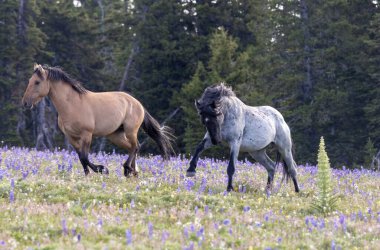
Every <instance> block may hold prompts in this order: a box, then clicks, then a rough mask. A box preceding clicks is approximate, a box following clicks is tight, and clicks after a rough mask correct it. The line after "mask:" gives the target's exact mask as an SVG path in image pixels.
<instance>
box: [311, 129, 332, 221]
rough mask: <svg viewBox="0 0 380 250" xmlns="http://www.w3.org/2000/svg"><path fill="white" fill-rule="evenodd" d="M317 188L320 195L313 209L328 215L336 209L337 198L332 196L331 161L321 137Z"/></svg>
mask: <svg viewBox="0 0 380 250" xmlns="http://www.w3.org/2000/svg"><path fill="white" fill-rule="evenodd" d="M317 187H318V195H317V197H316V199H315V201H314V203H313V207H314V208H315V209H316V210H317V211H318V212H320V213H322V214H325V215H326V214H328V213H329V212H331V211H333V210H334V209H335V207H336V206H335V205H336V201H337V197H336V196H334V195H333V194H332V184H331V169H330V161H329V157H328V156H327V153H326V148H325V140H324V139H323V136H322V137H321V140H320V143H319V151H318V173H317Z"/></svg>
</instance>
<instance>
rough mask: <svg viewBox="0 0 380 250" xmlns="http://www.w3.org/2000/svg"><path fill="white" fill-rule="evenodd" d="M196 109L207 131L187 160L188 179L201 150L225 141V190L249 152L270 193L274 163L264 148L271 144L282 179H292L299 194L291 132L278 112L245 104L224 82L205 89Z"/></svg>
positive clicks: (193, 173) (270, 108) (228, 189)
mask: <svg viewBox="0 0 380 250" xmlns="http://www.w3.org/2000/svg"><path fill="white" fill-rule="evenodd" d="M195 106H196V108H197V110H198V113H199V115H200V116H201V120H202V123H203V124H204V125H205V126H206V128H207V132H206V135H205V137H204V139H203V140H202V142H201V143H200V144H199V145H198V146H197V148H196V150H195V152H194V156H193V158H192V159H191V161H190V167H189V168H188V169H187V176H188V177H192V176H194V175H195V169H196V167H197V161H198V158H199V155H200V154H201V153H202V151H203V150H205V149H207V148H209V147H211V146H212V145H213V144H214V145H216V144H219V143H221V142H222V141H224V142H227V143H228V145H229V147H230V161H229V163H228V167H227V174H228V185H227V191H231V190H233V187H232V176H233V174H234V172H235V164H236V161H237V157H238V154H239V151H241V152H248V153H249V154H250V155H251V156H252V157H253V158H254V159H255V160H256V161H258V162H259V163H260V164H262V165H263V166H264V167H265V168H266V170H267V171H268V182H267V187H266V191H267V193H268V194H269V193H270V191H271V190H272V186H273V178H274V173H275V169H276V163H275V162H273V161H272V160H271V159H270V158H269V157H268V155H267V154H266V148H267V146H268V145H269V144H271V143H273V144H275V146H276V148H277V150H278V153H279V154H280V155H281V156H282V159H283V164H284V177H286V179H289V178H290V177H291V178H292V180H293V183H294V187H295V191H296V192H299V187H298V182H297V178H296V175H297V171H296V168H295V167H296V163H295V161H294V160H293V155H292V139H291V137H290V130H289V127H288V125H287V124H286V123H285V121H284V118H283V117H282V115H281V114H280V112H278V111H277V110H276V109H274V108H272V107H269V106H259V107H251V106H247V105H245V104H244V103H243V102H242V101H241V100H240V99H239V98H237V97H236V95H235V93H234V92H233V91H232V89H231V88H229V87H226V86H225V85H224V84H223V83H222V84H219V85H214V86H211V87H208V88H206V90H205V91H204V92H203V95H202V97H201V98H200V99H199V100H197V101H195ZM280 155H278V158H279V156H280Z"/></svg>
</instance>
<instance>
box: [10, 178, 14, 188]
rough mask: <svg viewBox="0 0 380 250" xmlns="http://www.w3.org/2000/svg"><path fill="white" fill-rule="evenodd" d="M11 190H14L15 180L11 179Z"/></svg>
mask: <svg viewBox="0 0 380 250" xmlns="http://www.w3.org/2000/svg"><path fill="white" fill-rule="evenodd" d="M11 188H12V189H14V188H15V180H13V178H12V179H11Z"/></svg>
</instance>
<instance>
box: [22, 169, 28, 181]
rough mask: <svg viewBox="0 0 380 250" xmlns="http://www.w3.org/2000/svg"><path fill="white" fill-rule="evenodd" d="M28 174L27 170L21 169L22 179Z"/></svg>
mask: <svg viewBox="0 0 380 250" xmlns="http://www.w3.org/2000/svg"><path fill="white" fill-rule="evenodd" d="M28 175H29V171H28V170H27V171H22V179H23V180H25V179H26V177H28Z"/></svg>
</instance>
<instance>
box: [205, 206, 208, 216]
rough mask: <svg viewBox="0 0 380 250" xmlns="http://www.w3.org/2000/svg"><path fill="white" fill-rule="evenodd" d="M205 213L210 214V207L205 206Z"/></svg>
mask: <svg viewBox="0 0 380 250" xmlns="http://www.w3.org/2000/svg"><path fill="white" fill-rule="evenodd" d="M205 213H206V214H207V213H208V206H207V205H206V206H205Z"/></svg>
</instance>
